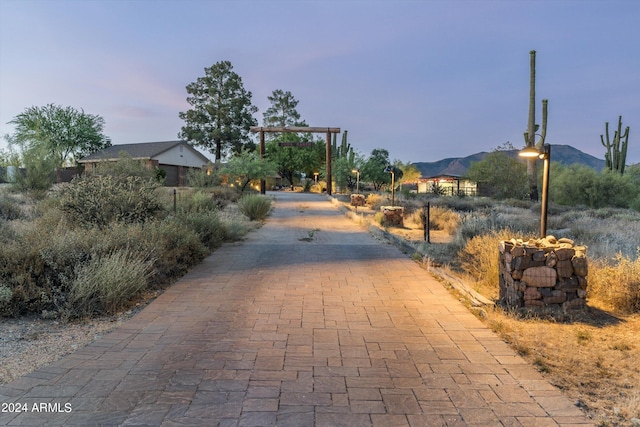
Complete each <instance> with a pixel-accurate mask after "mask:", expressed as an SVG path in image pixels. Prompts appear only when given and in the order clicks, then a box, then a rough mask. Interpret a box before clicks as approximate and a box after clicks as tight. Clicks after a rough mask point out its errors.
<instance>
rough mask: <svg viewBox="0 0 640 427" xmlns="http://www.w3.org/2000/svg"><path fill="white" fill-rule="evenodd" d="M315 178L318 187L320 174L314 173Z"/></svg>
mask: <svg viewBox="0 0 640 427" xmlns="http://www.w3.org/2000/svg"><path fill="white" fill-rule="evenodd" d="M313 178H314V179H315V181H316V185H318V172H314V173H313Z"/></svg>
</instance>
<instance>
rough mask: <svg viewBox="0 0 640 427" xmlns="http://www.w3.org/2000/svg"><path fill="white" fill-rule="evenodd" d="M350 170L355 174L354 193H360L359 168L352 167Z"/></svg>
mask: <svg viewBox="0 0 640 427" xmlns="http://www.w3.org/2000/svg"><path fill="white" fill-rule="evenodd" d="M351 172H352V173H355V174H356V194H360V169H353V170H352V171H351Z"/></svg>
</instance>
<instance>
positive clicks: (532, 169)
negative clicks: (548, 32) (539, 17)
mask: <svg viewBox="0 0 640 427" xmlns="http://www.w3.org/2000/svg"><path fill="white" fill-rule="evenodd" d="M529 56H530V59H529V68H530V77H529V119H528V121H527V131H526V132H525V133H524V142H525V146H526V147H531V148H534V147H536V142H535V140H536V132H537V131H538V128H539V126H538V125H537V124H536V123H535V121H536V106H535V104H536V51H535V50H532V51H530V52H529ZM547 104H548V100H546V99H543V100H542V129H541V130H540V141H539V143H538V144H537V145H538V147H536V148H538V149H539V150H541V149H542V145H544V139H545V137H546V136H547ZM527 179H528V181H529V198H530V199H531V200H534V201H537V200H538V164H537V162H536V159H529V160H528V161H527Z"/></svg>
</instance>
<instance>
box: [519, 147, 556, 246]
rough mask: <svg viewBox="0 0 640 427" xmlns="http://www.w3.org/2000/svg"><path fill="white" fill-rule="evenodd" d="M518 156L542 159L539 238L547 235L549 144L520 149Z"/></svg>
mask: <svg viewBox="0 0 640 427" xmlns="http://www.w3.org/2000/svg"><path fill="white" fill-rule="evenodd" d="M518 155H519V156H521V157H526V158H529V159H531V158H535V157H537V158H539V159H542V160H544V171H543V173H542V206H541V207H540V238H544V237H546V236H547V212H548V209H549V164H550V163H551V146H550V145H549V144H542V151H540V150H538V149H537V148H535V147H526V148H524V149H522V150H521V151H520V152H519V153H518Z"/></svg>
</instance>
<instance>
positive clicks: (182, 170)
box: [78, 141, 210, 186]
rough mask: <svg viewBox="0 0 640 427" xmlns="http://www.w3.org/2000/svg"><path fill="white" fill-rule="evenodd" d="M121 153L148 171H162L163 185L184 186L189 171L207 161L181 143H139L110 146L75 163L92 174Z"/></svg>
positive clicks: (114, 159)
mask: <svg viewBox="0 0 640 427" xmlns="http://www.w3.org/2000/svg"><path fill="white" fill-rule="evenodd" d="M121 152H125V153H127V154H128V155H129V156H131V157H132V158H133V159H135V160H139V161H141V162H143V163H144V164H145V165H146V166H147V167H148V168H154V167H157V168H160V169H162V170H164V171H165V173H166V179H165V185H168V186H182V185H185V177H186V174H187V171H188V170H189V169H202V167H203V166H205V165H206V164H207V163H210V161H209V159H208V158H207V157H205V156H204V155H203V154H202V153H200V152H199V151H198V150H196V149H195V148H193V147H192V146H191V145H190V144H188V143H186V142H184V141H164V142H141V143H137V144H121V145H112V146H110V147H107V148H105V149H103V150H100V151H97V152H95V153H93V154H90V155H88V156H86V157H83V158H82V159H80V160H78V163H80V164H82V165H83V166H84V168H85V169H84V170H85V172H89V171H91V170H92V169H93V168H95V167H96V166H97V165H98V164H100V163H101V162H105V161H107V162H115V161H117V160H118V157H119V156H120V153H121Z"/></svg>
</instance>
